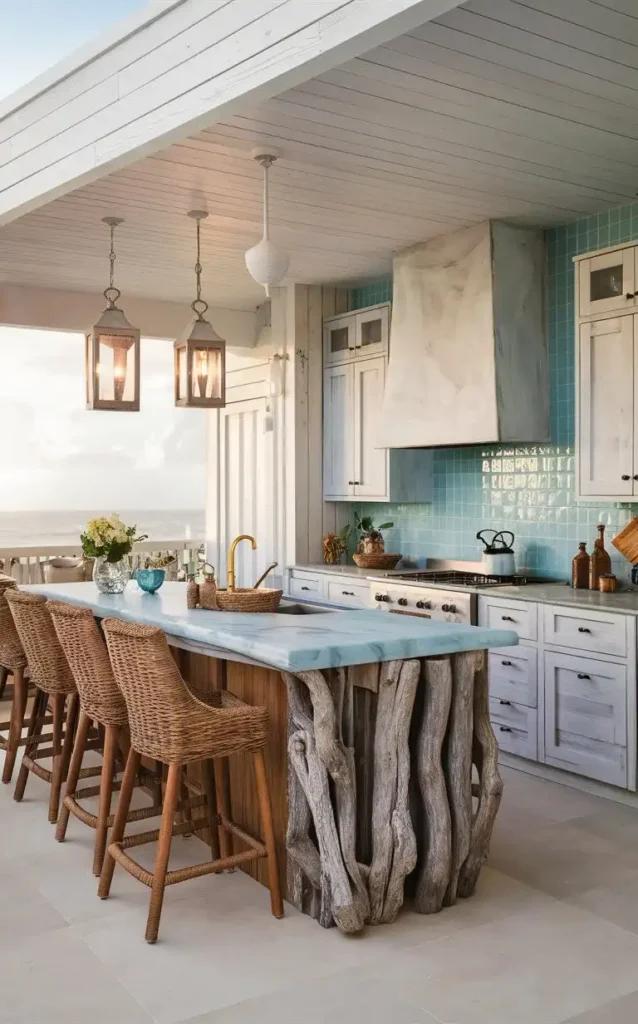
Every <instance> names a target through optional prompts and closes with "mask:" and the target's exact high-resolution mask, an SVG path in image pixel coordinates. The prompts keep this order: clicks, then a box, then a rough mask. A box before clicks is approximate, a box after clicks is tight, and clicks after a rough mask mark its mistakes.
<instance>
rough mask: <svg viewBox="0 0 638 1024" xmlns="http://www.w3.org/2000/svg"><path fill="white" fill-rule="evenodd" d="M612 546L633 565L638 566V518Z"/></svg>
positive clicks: (622, 531)
mask: <svg viewBox="0 0 638 1024" xmlns="http://www.w3.org/2000/svg"><path fill="white" fill-rule="evenodd" d="M612 544H613V545H614V547H615V548H616V550H617V551H620V553H621V555H624V556H625V558H626V559H627V560H628V561H629V562H631V564H632V565H638V516H634V518H633V519H632V520H631V521H630V522H628V523H627V525H626V526H625V528H624V530H621V531H620V533H619V534H618V536H616V537H614V538H613V540H612Z"/></svg>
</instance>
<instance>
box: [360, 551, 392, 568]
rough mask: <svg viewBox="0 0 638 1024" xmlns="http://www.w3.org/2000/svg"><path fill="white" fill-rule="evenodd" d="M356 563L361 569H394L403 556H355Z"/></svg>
mask: <svg viewBox="0 0 638 1024" xmlns="http://www.w3.org/2000/svg"><path fill="white" fill-rule="evenodd" d="M352 557H353V559H354V562H355V564H356V565H358V566H359V568H360V569H394V567H395V565H396V564H397V562H400V561H401V559H402V558H403V555H390V554H383V555H381V554H376V555H353V556H352Z"/></svg>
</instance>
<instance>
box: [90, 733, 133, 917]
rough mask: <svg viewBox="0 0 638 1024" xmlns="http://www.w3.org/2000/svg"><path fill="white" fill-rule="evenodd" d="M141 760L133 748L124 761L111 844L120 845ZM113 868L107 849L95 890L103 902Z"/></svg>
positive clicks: (109, 889)
mask: <svg viewBox="0 0 638 1024" xmlns="http://www.w3.org/2000/svg"><path fill="white" fill-rule="evenodd" d="M141 760H142V756H141V754H138V753H137V751H136V750H133V747H131V749H130V750H129V754H128V757H127V759H126V768H125V769H124V778H123V779H122V788H121V790H120V799H119V800H118V803H117V811H116V812H115V820H114V822H113V828H112V829H111V844H113V843H121V842H122V839H123V837H124V829H125V828H126V819H127V817H128V812H129V807H130V806H131V797H132V795H133V789H134V787H135V776H136V775H137V769H138V768H139V766H140V761H141ZM114 867H115V861H114V860H113V857H112V856H111V854H110V853H109V851H108V849H107V851H106V854H105V857H104V863H103V865H102V874H101V875H100V884H99V886H98V890H97V894H98V896H99V897H100V899H101V900H105V899H106V898H107V897H108V895H109V893H110V891H111V882H112V881H113V869H114Z"/></svg>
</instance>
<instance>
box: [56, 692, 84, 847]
mask: <svg viewBox="0 0 638 1024" xmlns="http://www.w3.org/2000/svg"><path fill="white" fill-rule="evenodd" d="M90 728H91V719H90V718H89V716H88V715H85V713H84V712H83V711H82V712H81V714H80V722H79V725H78V729H77V733H76V736H75V745H74V747H73V756H72V758H71V764H70V765H69V773H68V775H67V779H66V788H65V791H64V798H65V799H64V800H63V801H62V807H61V809H60V815H59V817H58V825H57V828H56V830H55V838H56V839H57V841H58V842H59V843H63V842H64V840H65V838H66V829H67V825H68V823H69V808H68V807H67V806H66V804H65V800H66V797H67V796H69V797H72V796H75V791H76V789H77V785H78V779H79V777H80V771H81V769H82V760H83V758H84V751H85V748H86V742H87V739H88V735H89V729H90Z"/></svg>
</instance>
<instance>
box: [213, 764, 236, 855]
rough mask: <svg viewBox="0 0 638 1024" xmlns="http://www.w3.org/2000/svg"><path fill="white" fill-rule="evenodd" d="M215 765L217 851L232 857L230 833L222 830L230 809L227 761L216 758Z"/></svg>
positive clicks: (224, 829) (228, 818) (228, 817)
mask: <svg viewBox="0 0 638 1024" xmlns="http://www.w3.org/2000/svg"><path fill="white" fill-rule="evenodd" d="M214 764H215V795H216V798H217V813H218V815H219V826H218V832H219V849H220V853H221V856H222V857H224V858H226V857H232V854H233V840H232V836H231V834H230V832H229V831H228V830H227V829H226V828H224V825H225V823H226V822H227V821H229V820H230V808H229V806H228V789H227V767H228V761H227V759H226V758H225V757H224V758H222V757H220V758H217V760H216V761H215V762H214Z"/></svg>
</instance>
